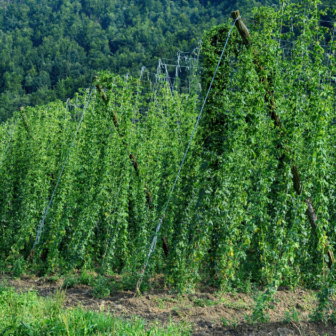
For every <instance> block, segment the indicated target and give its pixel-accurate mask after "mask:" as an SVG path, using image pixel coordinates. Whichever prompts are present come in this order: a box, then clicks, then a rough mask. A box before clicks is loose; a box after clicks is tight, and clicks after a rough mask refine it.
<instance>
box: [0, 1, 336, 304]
mask: <svg viewBox="0 0 336 336" xmlns="http://www.w3.org/2000/svg"><path fill="white" fill-rule="evenodd" d="M324 14H325V13H324V12H321V11H320V9H319V6H318V1H315V0H305V1H302V2H301V3H300V4H288V3H286V2H283V3H282V5H281V6H280V8H279V9H275V8H274V7H263V8H259V9H258V10H256V11H255V13H254V20H253V22H252V24H251V27H250V28H251V29H250V32H249V33H248V34H247V33H246V31H245V30H244V26H243V20H236V22H235V24H236V28H234V29H233V30H232V34H231V36H230V37H229V36H228V34H229V30H230V27H231V25H232V23H229V24H224V25H221V26H218V27H213V28H212V29H211V30H210V31H209V32H207V33H206V34H205V36H204V38H203V46H202V53H203V56H202V59H203V67H204V74H203V77H202V82H201V83H202V89H203V93H204V96H205V94H206V92H207V90H208V88H209V85H210V81H211V79H212V76H213V74H214V71H215V68H216V66H217V62H218V60H219V56H220V54H221V52H222V49H223V45H224V43H225V42H226V40H227V39H228V37H229V39H228V44H227V47H226V50H225V53H224V56H223V60H222V62H221V63H220V66H219V69H218V72H217V75H216V78H215V80H214V83H213V85H212V88H211V91H210V94H209V97H208V101H207V104H206V105H205V109H204V111H203V114H202V118H201V121H200V125H199V127H198V129H197V132H196V136H195V139H194V141H193V142H192V145H191V149H190V151H189V153H188V155H187V159H186V162H185V165H184V167H183V169H182V171H181V175H180V178H179V179H178V181H177V186H176V189H175V190H174V193H173V197H172V199H171V202H170V203H169V206H168V208H167V211H166V214H165V217H164V220H163V225H162V228H161V231H160V233H159V238H160V239H159V240H158V242H159V243H158V246H157V248H156V251H155V253H154V255H153V256H152V258H151V259H150V262H149V266H148V268H147V270H146V276H147V277H148V276H150V275H153V274H155V273H161V274H162V273H164V274H165V281H166V284H168V285H169V286H172V287H174V288H175V289H177V290H179V291H181V292H185V291H188V290H194V289H195V287H196V286H197V285H198V284H199V283H200V282H204V281H206V282H207V283H211V284H213V285H215V286H218V287H219V288H221V289H229V288H231V287H232V286H237V285H238V284H240V283H242V282H244V281H245V279H247V278H248V279H251V280H252V281H253V282H255V283H257V284H262V285H264V286H270V287H269V292H270V293H273V292H274V290H275V289H276V288H277V286H279V285H280V284H282V285H291V286H296V285H301V286H308V287H315V288H316V287H319V286H321V284H323V283H325V282H326V278H327V276H328V274H329V273H328V272H329V269H330V268H332V264H333V250H334V247H335V238H336V237H335V234H336V231H335V220H336V214H335V210H336V203H335V202H336V200H335V185H336V183H335V182H336V181H335V176H336V175H335V172H336V171H335V145H336V140H335V132H336V128H335V126H333V121H334V118H335V111H334V93H335V90H334V89H335V88H334V84H333V83H334V78H333V75H334V74H335V60H334V56H335V55H334V51H335V41H334V34H333V32H332V30H330V29H328V28H325V27H322V26H321V24H320V16H321V15H324ZM233 17H234V18H237V13H235V14H233ZM244 32H245V33H244ZM285 41H287V45H288V44H290V46H291V50H290V53H287V54H286V53H285V52H284V42H285ZM146 85H147V84H146V83H145V81H144V80H143V79H142V78H131V77H118V76H113V75H111V74H108V73H102V74H100V76H99V77H98V78H96V79H95V81H94V90H93V93H92V96H91V99H90V97H89V96H90V92H89V91H88V90H83V91H82V92H80V93H79V94H78V95H77V97H75V99H74V100H73V101H72V103H71V104H70V106H71V108H69V104H68V105H65V104H63V103H61V102H57V103H53V104H50V105H48V106H43V107H37V108H27V109H26V110H24V112H22V111H21V112H17V113H16V115H15V116H14V119H13V120H12V121H9V122H7V123H6V124H2V125H1V127H0V134H1V135H0V139H1V142H0V149H1V152H4V150H5V147H6V143H7V140H8V137H9V135H8V134H9V132H10V131H11V129H12V127H13V125H14V122H15V120H16V119H15V118H18V124H17V128H16V131H15V133H14V135H13V139H12V142H11V144H10V147H9V150H8V154H7V155H6V157H5V159H4V161H3V164H2V166H1V167H0V183H1V188H0V203H1V204H0V222H1V234H0V240H1V241H0V246H1V247H0V249H1V250H0V253H1V257H2V258H1V259H2V260H6V261H7V262H8V263H14V262H15V260H17V258H19V257H20V256H22V257H23V258H24V259H25V260H27V259H28V256H29V255H30V254H31V248H32V246H33V244H34V240H35V236H36V234H37V231H38V227H39V224H40V222H41V219H42V217H43V213H44V211H45V209H46V208H47V206H48V202H49V200H50V198H51V195H52V193H53V190H54V187H55V185H56V183H57V179H58V176H59V174H60V172H61V170H62V166H63V163H64V160H65V158H66V157H67V155H68V152H69V148H70V146H71V143H72V139H73V135H74V133H75V130H76V128H77V125H78V120H79V118H80V115H81V113H82V112H83V106H84V105H85V104H86V102H87V101H88V100H89V99H90V101H89V103H88V108H87V110H86V113H85V116H84V119H83V123H82V124H81V127H80V130H79V133H78V135H77V138H76V140H75V143H74V146H73V147H72V149H71V153H70V155H69V159H68V161H67V164H66V166H65V169H64V173H63V175H62V178H61V179H60V182H59V185H58V188H57V191H56V194H55V197H54V200H53V202H52V206H51V208H50V210H49V212H48V215H47V217H46V220H45V225H44V229H43V231H42V234H41V238H40V239H39V241H38V243H37V245H36V247H35V249H34V255H33V258H31V259H30V260H29V263H27V267H32V268H33V269H37V270H39V271H40V272H42V273H48V272H59V271H61V272H67V271H69V270H71V269H74V268H88V269H90V268H99V269H100V271H101V272H102V273H123V274H127V275H131V277H132V276H133V277H134V278H132V279H133V280H132V281H133V283H134V286H135V282H136V280H137V276H138V275H139V271H140V269H141V266H142V264H143V262H144V260H145V258H146V254H147V253H148V250H149V246H150V243H151V240H152V238H153V236H154V233H155V228H156V225H157V223H158V220H159V219H160V218H161V216H162V211H163V209H164V208H165V206H166V202H167V200H168V196H169V192H170V190H171V187H172V185H173V182H174V179H175V177H176V173H177V171H178V168H179V165H180V163H181V160H182V157H183V155H184V152H185V150H186V147H187V144H188V141H189V138H190V135H191V134H192V131H193V127H194V124H195V121H196V117H197V115H198V112H199V99H198V97H197V95H196V94H192V93H191V94H188V95H187V94H179V93H178V92H177V91H175V92H174V91H173V92H172V88H171V86H169V85H167V83H166V82H165V81H162V82H161V84H160V85H159V86H158V87H157V88H156V89H155V90H147V86H146ZM132 281H131V282H132ZM144 283H146V280H145V281H144ZM269 300H270V299H269V298H267V297H265V299H264V301H265V302H267V301H269Z"/></svg>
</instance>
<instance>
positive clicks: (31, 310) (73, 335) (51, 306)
mask: <svg viewBox="0 0 336 336" xmlns="http://www.w3.org/2000/svg"><path fill="white" fill-rule="evenodd" d="M64 300H65V292H64V291H58V292H56V294H55V295H54V297H53V298H48V299H44V298H42V297H40V296H39V295H38V294H37V292H35V291H32V292H28V293H17V292H15V290H14V288H10V287H7V286H6V285H5V284H2V285H0V326H1V328H0V335H5V336H10V335H27V336H28V335H29V336H49V335H55V336H84V335H99V336H108V335H113V336H121V335H132V336H147V335H148V336H154V335H155V336H168V335H190V326H177V325H175V324H173V323H172V322H171V323H170V324H169V325H167V326H166V327H165V328H162V327H161V328H160V327H158V326H156V325H146V324H145V321H143V320H141V319H139V318H136V317H134V318H133V319H132V320H130V321H126V320H123V319H121V318H116V317H114V316H113V315H111V314H110V313H109V312H108V311H107V312H104V311H102V312H95V311H87V310H84V309H83V308H81V307H79V308H72V309H67V310H65V309H63V304H64Z"/></svg>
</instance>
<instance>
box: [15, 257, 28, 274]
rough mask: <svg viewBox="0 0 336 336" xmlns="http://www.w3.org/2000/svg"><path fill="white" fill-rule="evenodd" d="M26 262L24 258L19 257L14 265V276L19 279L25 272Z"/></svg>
mask: <svg viewBox="0 0 336 336" xmlns="http://www.w3.org/2000/svg"><path fill="white" fill-rule="evenodd" d="M25 265H26V262H25V260H24V258H23V257H19V258H18V259H17V260H16V261H15V262H14V265H13V276H14V277H15V278H19V277H20V276H21V275H22V274H23V273H24V271H25Z"/></svg>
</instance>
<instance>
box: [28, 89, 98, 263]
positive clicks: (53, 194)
mask: <svg viewBox="0 0 336 336" xmlns="http://www.w3.org/2000/svg"><path fill="white" fill-rule="evenodd" d="M93 88H94V86H92V88H91V91H90V93H89V97H88V99H87V101H86V105H85V107H84V109H83V113H82V116H81V118H80V120H79V123H78V126H77V129H76V132H75V135H74V137H73V139H72V142H71V145H70V148H69V151H68V155H67V157H66V158H65V161H64V163H63V167H62V170H61V173H60V174H59V176H58V180H57V183H56V186H55V188H54V191H53V193H52V195H51V198H50V201H49V204H48V206H47V208H46V210H45V212H44V215H43V218H42V220H41V224H40V227H39V229H38V231H37V234H36V238H35V242H34V245H33V247H32V249H31V252H30V257H33V255H34V248H35V246H36V244H37V243H38V241H39V240H40V236H41V233H42V230H43V226H44V222H45V219H46V217H47V214H48V211H49V209H50V206H51V203H52V201H53V199H54V196H55V193H56V190H57V187H58V184H59V182H60V180H61V177H62V175H63V171H64V168H65V166H66V163H67V161H68V158H69V156H70V153H71V149H72V147H73V145H74V142H75V139H76V136H77V134H78V131H79V128H80V126H81V124H82V121H83V118H84V114H85V111H86V109H87V108H88V106H89V103H90V100H91V96H92V92H93Z"/></svg>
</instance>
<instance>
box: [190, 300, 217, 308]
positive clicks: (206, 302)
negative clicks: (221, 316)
mask: <svg viewBox="0 0 336 336" xmlns="http://www.w3.org/2000/svg"><path fill="white" fill-rule="evenodd" d="M217 304H218V302H215V301H212V300H208V299H198V298H197V299H194V306H196V307H211V306H215V305H217Z"/></svg>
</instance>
